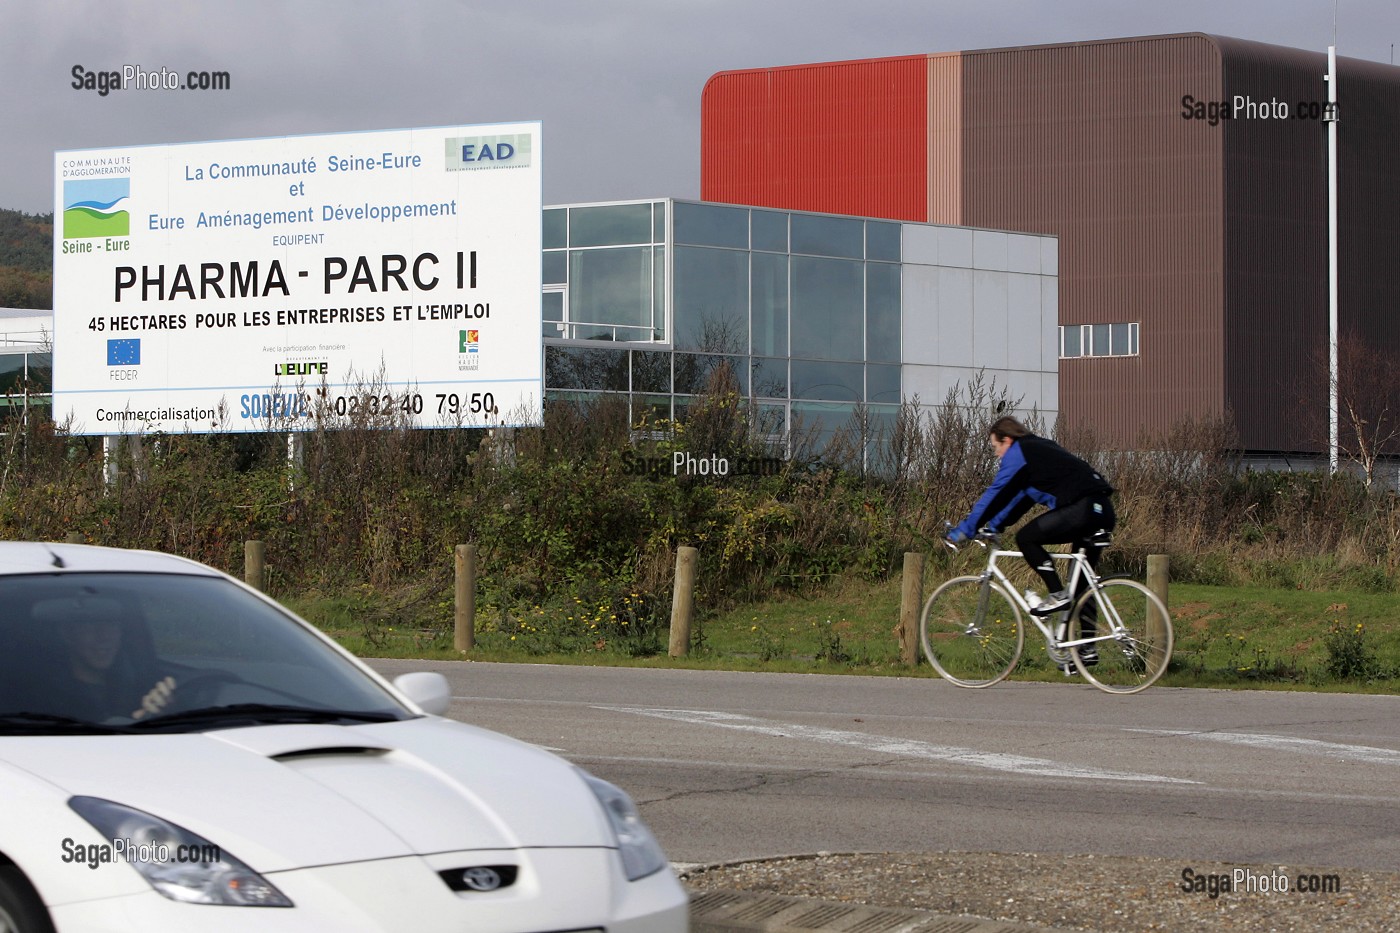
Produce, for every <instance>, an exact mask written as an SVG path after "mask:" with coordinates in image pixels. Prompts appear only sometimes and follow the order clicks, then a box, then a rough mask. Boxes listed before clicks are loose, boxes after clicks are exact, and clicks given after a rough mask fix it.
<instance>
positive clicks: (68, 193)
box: [63, 177, 131, 240]
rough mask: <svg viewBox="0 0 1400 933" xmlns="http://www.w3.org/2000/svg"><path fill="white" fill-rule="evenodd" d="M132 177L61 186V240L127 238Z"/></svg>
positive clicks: (67, 183)
mask: <svg viewBox="0 0 1400 933" xmlns="http://www.w3.org/2000/svg"><path fill="white" fill-rule="evenodd" d="M130 199H131V178H130V177H126V178H87V179H83V180H81V181H65V182H64V183H63V238H64V239H65V240H75V239H82V238H88V237H108V236H129V235H130V234H131V214H130V213H128V211H127V202H128V201H129V200H130Z"/></svg>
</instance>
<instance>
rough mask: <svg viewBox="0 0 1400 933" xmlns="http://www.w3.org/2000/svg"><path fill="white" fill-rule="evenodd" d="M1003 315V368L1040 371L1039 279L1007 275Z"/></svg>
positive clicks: (1042, 350) (1040, 313)
mask: <svg viewBox="0 0 1400 933" xmlns="http://www.w3.org/2000/svg"><path fill="white" fill-rule="evenodd" d="M1038 252H1039V250H1037V253H1038ZM1006 312H1007V314H1006V317H1007V341H1006V365H1007V366H1008V367H1009V368H1011V369H1025V370H1031V371H1034V372H1037V373H1038V372H1040V371H1041V369H1042V368H1043V367H1044V358H1045V353H1044V345H1043V344H1044V339H1045V328H1044V327H1043V326H1042V325H1043V320H1044V318H1043V313H1042V311H1041V307H1040V276H1038V275H1021V274H1019V273H1016V272H1008V273H1007V274H1006ZM1052 368H1053V366H1052ZM1037 394H1038V388H1037Z"/></svg>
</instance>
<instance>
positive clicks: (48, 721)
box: [0, 712, 126, 735]
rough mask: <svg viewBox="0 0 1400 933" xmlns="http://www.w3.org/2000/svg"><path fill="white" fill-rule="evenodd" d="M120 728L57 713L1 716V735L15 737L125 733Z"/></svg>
mask: <svg viewBox="0 0 1400 933" xmlns="http://www.w3.org/2000/svg"><path fill="white" fill-rule="evenodd" d="M125 731H126V730H125V729H124V728H121V727H119V726H108V725H104V724H103V723H100V722H92V721H90V720H87V719H77V718H75V717H73V716H59V715H57V714H55V713H30V712H21V713H3V714H0V734H7V735H15V734H19V733H28V732H38V733H40V734H45V733H53V734H57V733H65V734H67V733H73V732H78V733H89V734H93V735H114V734H116V733H119V732H125Z"/></svg>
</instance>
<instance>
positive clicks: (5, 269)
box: [0, 208, 53, 310]
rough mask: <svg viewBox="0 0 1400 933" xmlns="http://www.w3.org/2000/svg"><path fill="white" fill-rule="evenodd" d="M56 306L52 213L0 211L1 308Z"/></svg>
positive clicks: (1, 209)
mask: <svg viewBox="0 0 1400 933" xmlns="http://www.w3.org/2000/svg"><path fill="white" fill-rule="evenodd" d="M52 307H53V214H26V213H24V212H23V211H11V210H5V209H4V208H0V308H40V309H45V310H47V309H49V308H52Z"/></svg>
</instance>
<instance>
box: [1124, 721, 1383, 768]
mask: <svg viewBox="0 0 1400 933" xmlns="http://www.w3.org/2000/svg"><path fill="white" fill-rule="evenodd" d="M1126 731H1128V732H1146V733H1150V734H1152V735H1184V736H1186V737H1188V738H1192V739H1206V740H1208V741H1211V742H1228V743H1230V744H1232V745H1252V746H1254V747H1256V748H1269V749H1274V750H1276V751H1287V752H1300V753H1302V754H1304V755H1320V756H1322V757H1324V758H1341V759H1344V760H1347V761H1361V762H1365V763H1367V764H1376V765H1400V752H1398V751H1395V750H1394V749H1390V748H1376V747H1374V746H1371V745H1345V744H1343V743H1341V742H1322V741H1319V740H1317V739H1299V738H1294V737H1293V736H1288V735H1259V734H1256V733H1251V732H1191V731H1188V730H1185V729H1128V730H1126Z"/></svg>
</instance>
